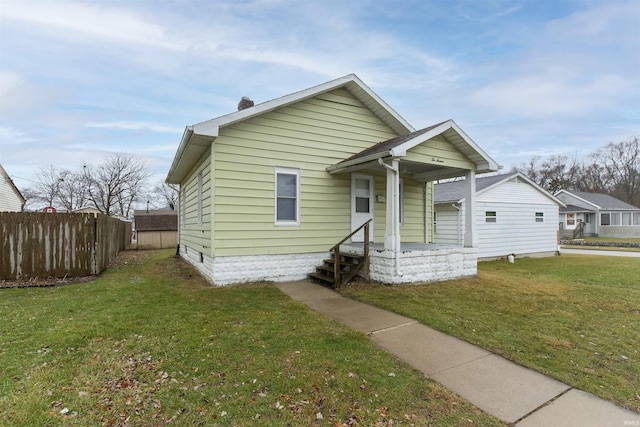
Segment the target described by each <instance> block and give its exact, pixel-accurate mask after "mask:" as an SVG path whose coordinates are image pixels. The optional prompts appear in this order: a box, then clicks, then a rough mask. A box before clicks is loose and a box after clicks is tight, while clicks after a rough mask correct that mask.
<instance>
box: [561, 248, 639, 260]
mask: <svg viewBox="0 0 640 427" xmlns="http://www.w3.org/2000/svg"><path fill="white" fill-rule="evenodd" d="M560 253H562V254H577V255H597V256H626V257H630V258H640V252H631V251H628V252H627V251H601V250H597V249H569V248H562V249H561V250H560Z"/></svg>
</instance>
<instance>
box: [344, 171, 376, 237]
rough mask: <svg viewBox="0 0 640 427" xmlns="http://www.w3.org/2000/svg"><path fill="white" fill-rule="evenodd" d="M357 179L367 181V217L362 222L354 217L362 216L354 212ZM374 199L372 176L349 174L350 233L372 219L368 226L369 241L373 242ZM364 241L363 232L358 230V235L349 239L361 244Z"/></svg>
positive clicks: (374, 189)
mask: <svg viewBox="0 0 640 427" xmlns="http://www.w3.org/2000/svg"><path fill="white" fill-rule="evenodd" d="M357 179H366V180H368V181H369V216H367V217H366V219H364V220H359V221H356V215H363V216H364V214H361V213H357V212H356V180H357ZM375 197H376V180H375V177H374V176H373V175H365V174H358V173H352V174H351V195H350V203H351V231H353V230H355V229H356V228H358V227H360V226H361V225H362V223H364V222H365V221H366V220H367V219H372V221H371V223H370V224H369V241H370V242H373V241H374V235H375V232H374V230H375V216H376V215H375ZM363 240H364V231H362V230H360V231H359V232H358V233H356V234H354V235H353V236H352V237H351V241H352V242H362V241H363Z"/></svg>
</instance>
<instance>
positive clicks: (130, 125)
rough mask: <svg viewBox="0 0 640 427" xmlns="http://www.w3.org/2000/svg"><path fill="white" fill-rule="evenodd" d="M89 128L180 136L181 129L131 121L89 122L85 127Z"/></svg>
mask: <svg viewBox="0 0 640 427" xmlns="http://www.w3.org/2000/svg"><path fill="white" fill-rule="evenodd" d="M84 126H85V127H88V128H99V129H113V130H144V131H151V132H158V133H171V134H179V133H180V131H181V129H180V128H179V127H174V126H165V125H161V124H159V123H151V122H130V121H114V122H89V123H86V124H85V125H84Z"/></svg>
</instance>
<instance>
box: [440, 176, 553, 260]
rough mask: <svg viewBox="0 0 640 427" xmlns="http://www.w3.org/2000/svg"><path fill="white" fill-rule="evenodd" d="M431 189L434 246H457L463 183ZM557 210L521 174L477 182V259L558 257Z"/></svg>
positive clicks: (548, 196)
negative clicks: (510, 256) (433, 207)
mask: <svg viewBox="0 0 640 427" xmlns="http://www.w3.org/2000/svg"><path fill="white" fill-rule="evenodd" d="M433 191H434V199H435V210H434V228H435V230H434V235H435V242H436V243H444V244H456V243H459V242H460V240H461V239H462V230H464V221H465V218H464V217H463V216H462V215H461V212H463V211H464V207H465V194H464V182H462V181H455V182H446V183H442V184H436V185H434V189H433ZM561 206H564V204H563V203H562V202H561V201H560V200H558V199H557V198H555V197H554V196H552V195H551V194H549V193H548V192H547V191H545V190H544V189H542V188H541V187H539V186H538V185H537V184H536V183H534V182H533V181H531V180H530V179H529V178H528V177H527V176H525V175H523V174H522V173H519V172H516V173H509V174H501V175H494V176H487V177H479V178H476V215H477V216H476V222H477V227H478V258H480V259H495V258H499V257H504V256H507V255H510V254H515V255H518V256H548V255H554V254H556V253H557V251H558V218H559V208H560V207H561Z"/></svg>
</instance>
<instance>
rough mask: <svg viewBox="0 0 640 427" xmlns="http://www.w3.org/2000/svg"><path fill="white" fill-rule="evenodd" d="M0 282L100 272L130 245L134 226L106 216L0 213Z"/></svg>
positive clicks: (87, 274) (86, 274)
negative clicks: (0, 232) (0, 233)
mask: <svg viewBox="0 0 640 427" xmlns="http://www.w3.org/2000/svg"><path fill="white" fill-rule="evenodd" d="M0 228H1V230H2V241H1V242H0V244H1V246H0V280H21V279H30V278H35V277H39V278H46V277H65V276H67V277H76V276H89V275H95V274H99V273H101V272H102V271H104V269H105V268H107V266H108V265H109V263H110V262H111V260H112V259H113V258H115V256H116V255H118V253H120V251H123V250H124V249H125V248H126V246H127V245H128V242H129V241H130V234H131V224H130V223H126V222H124V221H120V220H118V219H116V218H112V217H109V216H107V215H103V214H92V213H44V212H0Z"/></svg>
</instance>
